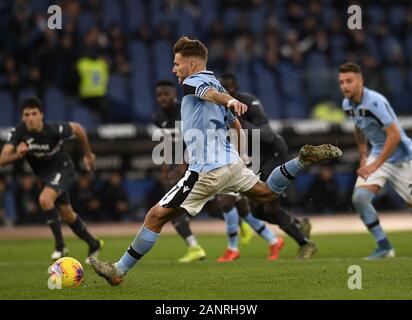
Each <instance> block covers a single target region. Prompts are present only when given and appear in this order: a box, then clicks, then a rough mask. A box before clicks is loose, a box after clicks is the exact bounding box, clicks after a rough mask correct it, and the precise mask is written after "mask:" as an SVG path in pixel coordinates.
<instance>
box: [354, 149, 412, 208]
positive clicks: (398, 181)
mask: <svg viewBox="0 0 412 320" xmlns="http://www.w3.org/2000/svg"><path fill="white" fill-rule="evenodd" d="M375 159H376V158H375V157H369V158H368V160H367V164H370V163H372V162H373V161H375ZM388 180H389V181H390V182H391V183H392V186H393V188H394V189H395V191H396V192H397V193H398V194H399V195H400V196H401V198H402V199H403V200H405V202H406V203H407V204H411V205H412V160H410V161H405V162H401V163H398V164H391V163H387V162H385V163H383V164H382V165H381V166H380V167H379V168H378V170H376V171H375V172H374V173H372V174H371V175H370V176H369V177H368V179H366V180H365V179H363V178H361V177H358V179H357V180H356V184H355V188H357V187H361V186H365V185H374V184H375V185H378V186H379V187H381V188H383V187H384V186H385V184H386V182H387V181H388Z"/></svg>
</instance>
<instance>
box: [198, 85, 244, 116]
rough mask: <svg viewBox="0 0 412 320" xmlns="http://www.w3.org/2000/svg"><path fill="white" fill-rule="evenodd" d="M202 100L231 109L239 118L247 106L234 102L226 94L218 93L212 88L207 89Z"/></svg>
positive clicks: (233, 99) (234, 100)
mask: <svg viewBox="0 0 412 320" xmlns="http://www.w3.org/2000/svg"><path fill="white" fill-rule="evenodd" d="M203 100H206V101H209V102H213V103H215V104H218V105H221V106H225V107H226V108H229V109H231V110H232V111H233V112H234V113H235V114H236V115H238V116H241V115H242V114H244V113H245V112H246V111H247V105H245V104H244V103H242V102H240V101H238V100H236V99H235V98H233V97H232V96H230V95H228V94H227V93H220V92H218V91H217V90H215V89H213V88H209V89H208V90H207V91H206V93H205V94H204V96H203Z"/></svg>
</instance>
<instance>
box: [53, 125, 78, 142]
mask: <svg viewBox="0 0 412 320" xmlns="http://www.w3.org/2000/svg"><path fill="white" fill-rule="evenodd" d="M51 128H52V131H53V133H54V134H55V135H56V136H57V137H59V138H60V139H68V138H70V137H71V136H73V130H72V127H71V126H70V124H69V123H68V122H60V123H53V124H52V125H51Z"/></svg>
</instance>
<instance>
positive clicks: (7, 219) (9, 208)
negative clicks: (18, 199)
mask: <svg viewBox="0 0 412 320" xmlns="http://www.w3.org/2000/svg"><path fill="white" fill-rule="evenodd" d="M15 211H16V206H15V205H14V199H13V194H12V191H11V190H9V189H8V185H7V181H6V179H5V178H4V177H3V176H0V226H1V225H5V226H7V227H12V226H13V225H14V223H15V222H16V220H17V215H16V212H15Z"/></svg>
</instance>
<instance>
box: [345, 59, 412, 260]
mask: <svg viewBox="0 0 412 320" xmlns="http://www.w3.org/2000/svg"><path fill="white" fill-rule="evenodd" d="M339 83H340V89H341V91H342V93H343V95H344V96H345V99H344V100H343V104H342V106H343V110H344V111H345V112H346V113H347V114H348V115H349V118H351V119H353V120H354V121H355V137H356V141H357V144H358V150H359V156H360V168H359V169H358V170H357V175H358V179H357V181H356V185H355V190H354V192H353V196H352V202H353V205H354V207H355V209H356V211H357V212H358V214H359V215H360V217H361V219H362V221H363V223H364V224H365V226H366V227H367V228H368V230H369V231H370V232H371V233H372V235H373V237H374V238H375V240H376V242H377V248H376V249H375V250H374V251H373V252H372V254H371V255H369V256H368V257H366V258H365V259H367V260H374V259H380V258H390V257H394V256H395V250H394V249H393V247H392V245H391V243H390V242H389V240H388V238H387V236H386V234H385V232H384V231H383V229H382V227H381V226H380V224H379V218H378V215H377V213H376V210H375V208H374V207H373V205H372V200H373V198H374V197H375V195H376V194H377V193H378V192H379V190H380V189H381V188H383V187H384V185H385V183H386V182H387V181H390V182H391V183H392V185H393V187H394V189H395V190H396V192H397V193H398V194H399V195H400V196H401V197H402V198H403V199H404V200H405V202H406V205H407V206H408V207H411V206H412V194H411V188H412V141H411V139H409V138H408V136H407V135H406V134H405V131H404V130H403V129H402V127H401V125H400V123H399V121H398V118H397V117H396V114H395V113H394V111H393V109H392V107H391V105H390V104H389V102H388V100H386V98H385V97H384V96H382V95H381V94H379V93H378V92H376V91H373V90H370V89H368V88H366V87H365V86H364V84H363V77H362V73H361V69H360V67H359V66H358V65H357V64H355V63H351V62H348V63H345V64H343V65H341V66H340V67H339ZM368 142H369V143H370V144H371V146H372V148H371V150H370V152H369V154H368Z"/></svg>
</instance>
